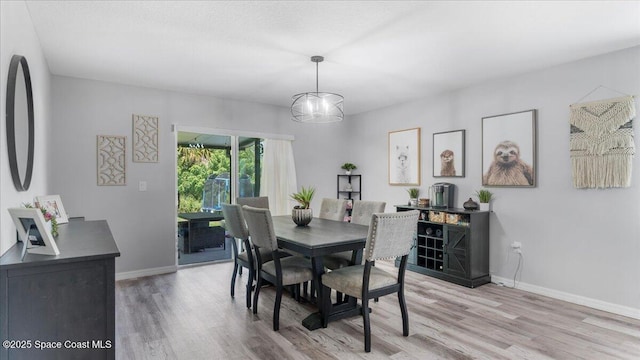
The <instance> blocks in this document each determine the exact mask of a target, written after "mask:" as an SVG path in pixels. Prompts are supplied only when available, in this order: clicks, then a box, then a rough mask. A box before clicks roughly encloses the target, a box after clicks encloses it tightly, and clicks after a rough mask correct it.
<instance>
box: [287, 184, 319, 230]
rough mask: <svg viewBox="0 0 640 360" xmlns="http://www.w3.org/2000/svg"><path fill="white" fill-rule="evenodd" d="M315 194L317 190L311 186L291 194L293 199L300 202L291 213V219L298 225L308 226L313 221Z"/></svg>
mask: <svg viewBox="0 0 640 360" xmlns="http://www.w3.org/2000/svg"><path fill="white" fill-rule="evenodd" d="M315 192H316V189H315V188H313V187H311V186H309V187H307V188H305V187H304V186H303V187H302V188H301V189H300V191H298V192H297V193H293V194H291V198H292V199H293V200H295V201H297V202H298V205H296V206H294V207H293V210H292V211H291V218H292V219H293V222H295V223H296V225H298V226H306V225H308V224H309V223H310V222H311V219H313V209H311V207H310V206H311V200H313V195H314V194H315Z"/></svg>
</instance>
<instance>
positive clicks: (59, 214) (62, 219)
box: [35, 195, 69, 224]
mask: <svg viewBox="0 0 640 360" xmlns="http://www.w3.org/2000/svg"><path fill="white" fill-rule="evenodd" d="M35 205H36V207H37V208H40V209H45V210H47V212H48V213H50V214H54V215H55V217H56V221H57V222H58V224H66V223H68V222H69V218H68V217H67V213H66V212H65V211H64V206H63V205H62V199H61V198H60V195H47V196H36V201H35Z"/></svg>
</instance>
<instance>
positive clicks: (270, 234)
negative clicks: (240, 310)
mask: <svg viewBox="0 0 640 360" xmlns="http://www.w3.org/2000/svg"><path fill="white" fill-rule="evenodd" d="M242 210H243V212H244V216H245V219H246V221H247V226H248V227H249V233H250V234H251V242H252V243H253V246H254V248H256V258H257V264H258V266H257V272H256V273H257V274H258V283H257V284H256V291H255V293H254V295H253V313H254V314H257V313H258V297H259V296H260V287H261V286H262V282H263V280H267V281H269V282H271V283H272V284H274V285H275V287H276V299H275V303H274V305H273V330H274V331H277V330H278V329H279V328H280V303H281V301H282V291H283V290H284V287H285V286H289V285H297V288H298V291H299V285H300V284H301V283H305V282H307V281H311V280H313V272H312V271H311V261H310V260H309V259H306V258H304V257H302V256H288V257H282V256H286V255H288V254H283V253H282V252H280V251H279V250H278V239H277V238H276V234H275V232H274V229H273V220H272V219H271V212H270V211H269V209H259V208H255V207H251V206H246V205H245V206H243V207H242ZM262 250H266V251H270V252H271V254H272V258H273V260H272V261H268V262H264V263H263V262H262V261H261V259H262V254H263V252H262Z"/></svg>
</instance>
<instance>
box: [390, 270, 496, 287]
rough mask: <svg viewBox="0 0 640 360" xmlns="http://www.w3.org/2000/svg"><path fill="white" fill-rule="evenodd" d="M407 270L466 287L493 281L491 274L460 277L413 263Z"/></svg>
mask: <svg viewBox="0 0 640 360" xmlns="http://www.w3.org/2000/svg"><path fill="white" fill-rule="evenodd" d="M396 265H398V264H396ZM407 270H411V271H415V272H417V273H421V274H425V275H429V276H433V277H434V278H438V279H440V280H445V281H448V282H452V283H454V284H458V285H462V286H466V287H470V288H474V287H478V286H480V285H484V284H488V283H490V282H491V275H484V276H481V277H478V278H475V279H464V278H460V277H458V276H451V275H448V274H446V273H443V272H441V271H433V270H429V269H426V268H424V267H422V266H418V265H413V264H408V265H407Z"/></svg>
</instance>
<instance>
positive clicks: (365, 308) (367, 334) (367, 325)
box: [362, 299, 371, 352]
mask: <svg viewBox="0 0 640 360" xmlns="http://www.w3.org/2000/svg"><path fill="white" fill-rule="evenodd" d="M362 321H363V322H364V351H365V352H371V322H370V320H369V299H362Z"/></svg>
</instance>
